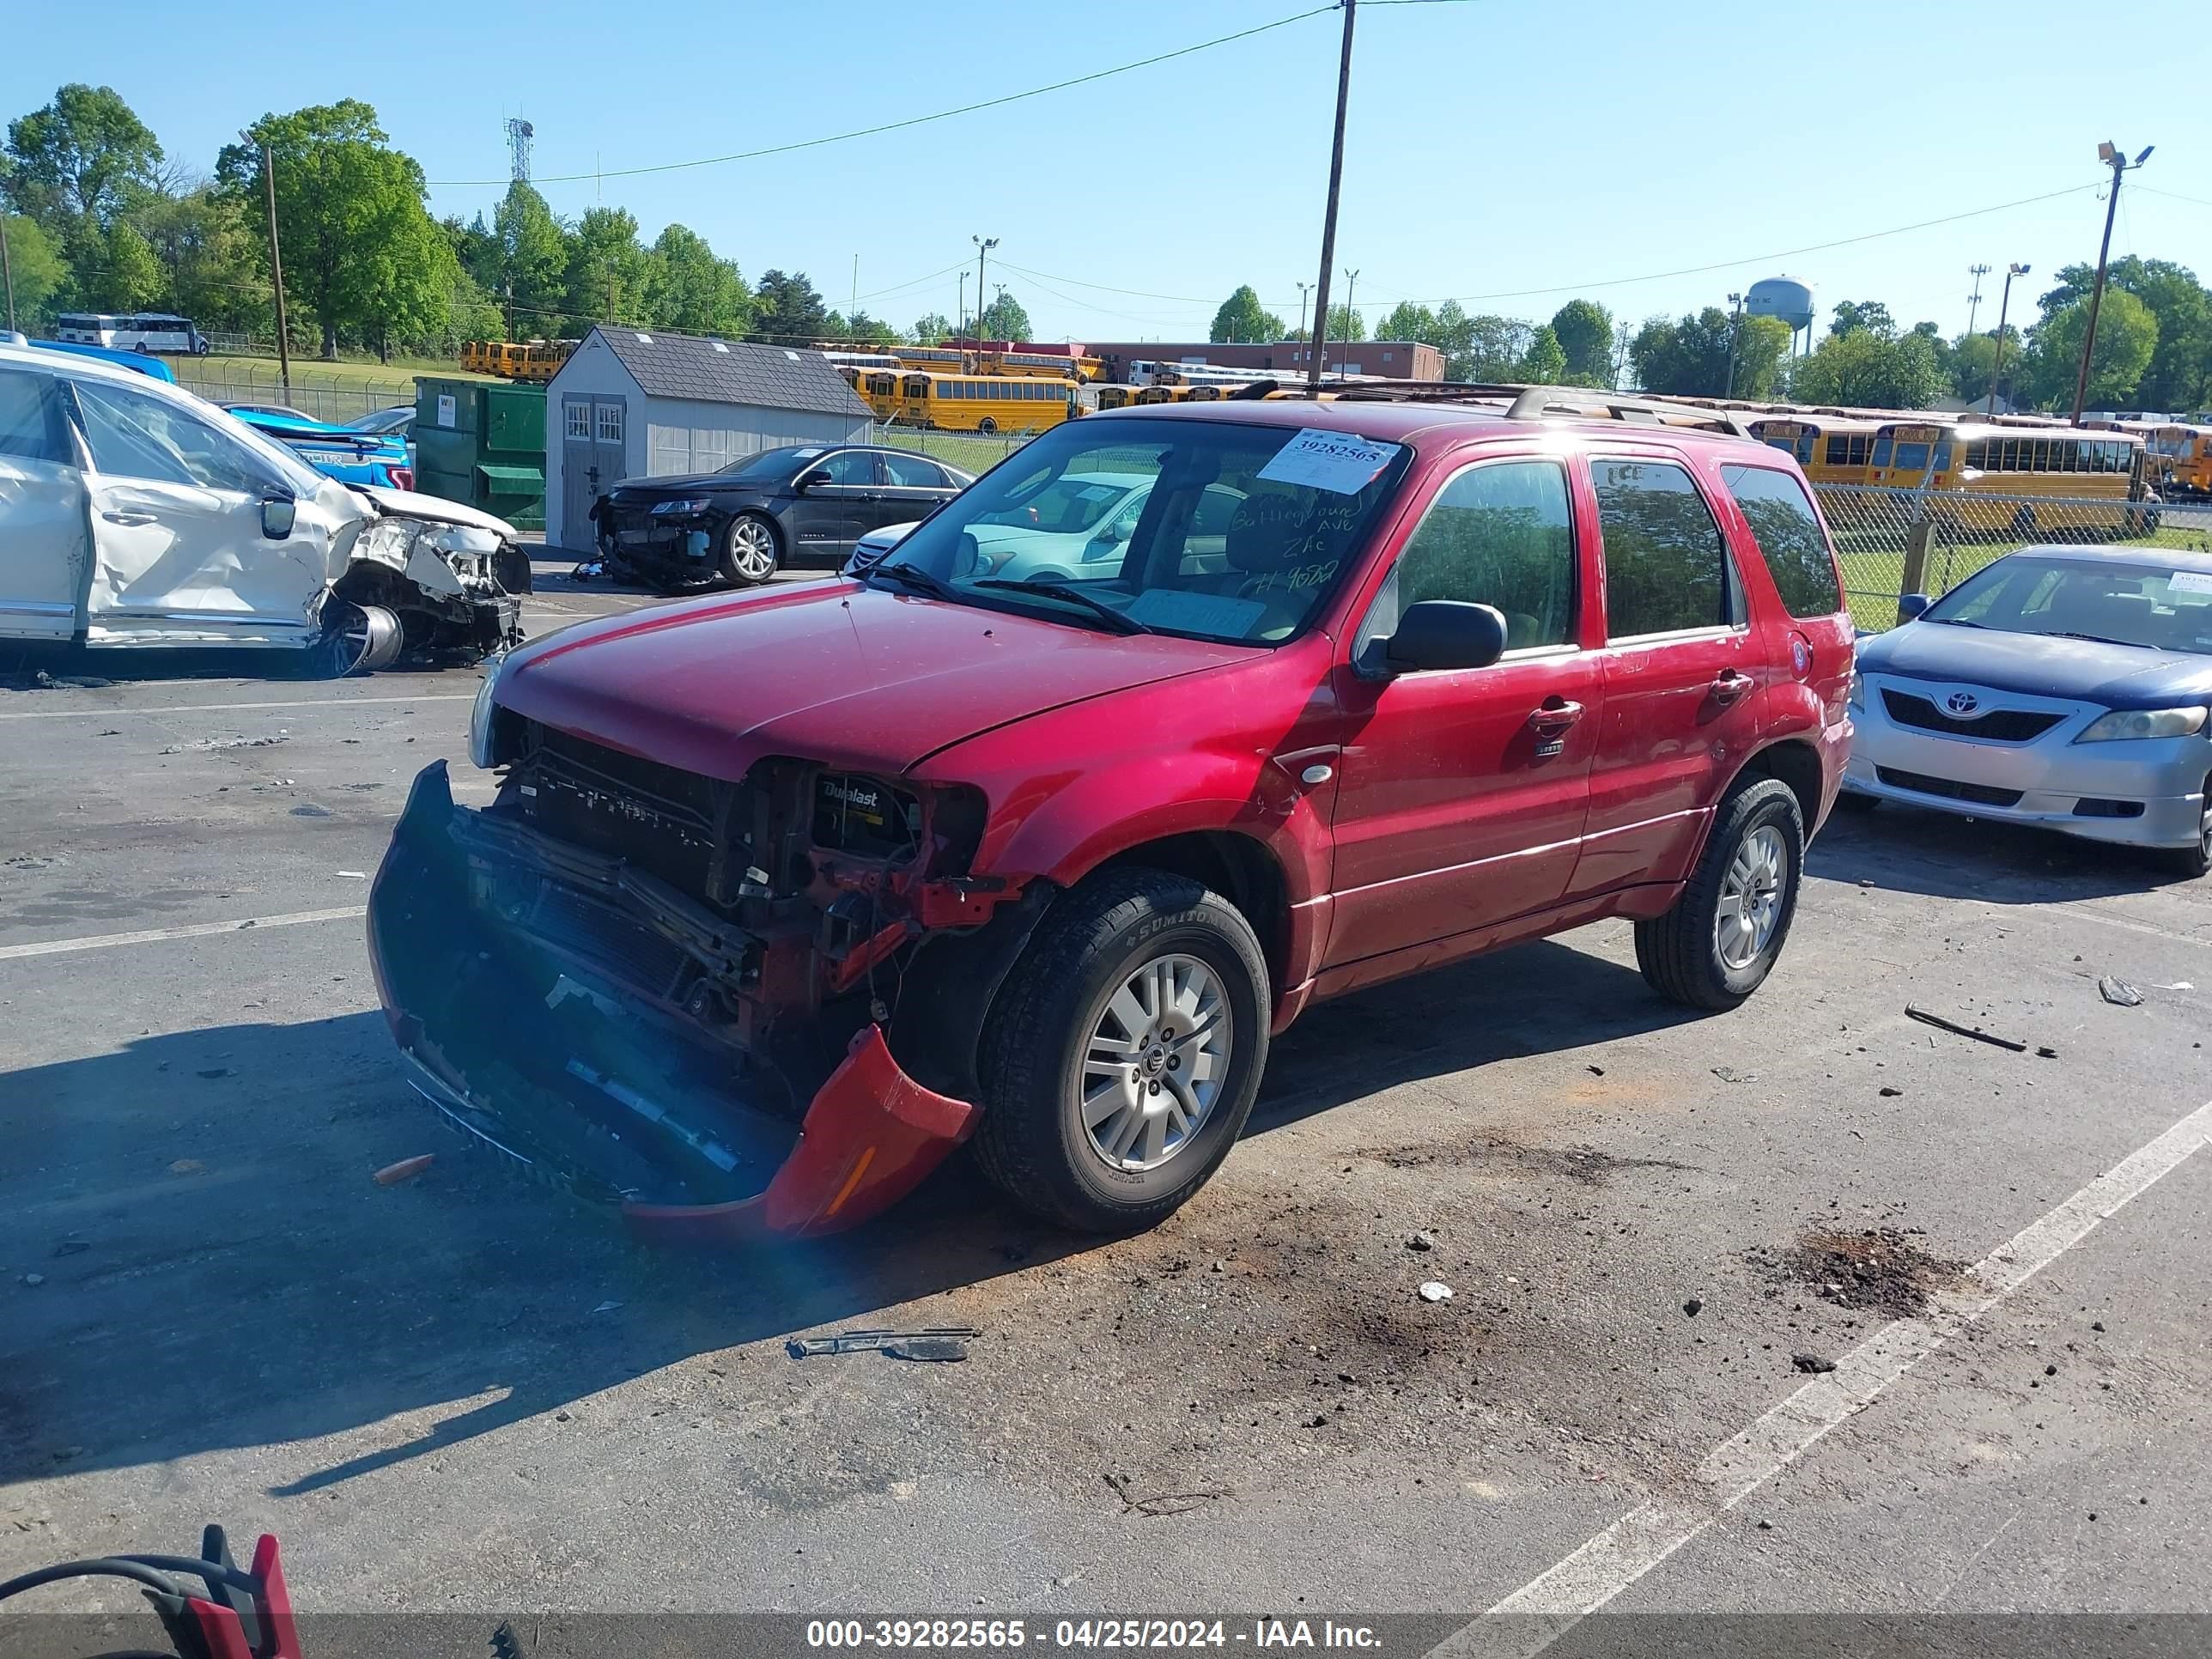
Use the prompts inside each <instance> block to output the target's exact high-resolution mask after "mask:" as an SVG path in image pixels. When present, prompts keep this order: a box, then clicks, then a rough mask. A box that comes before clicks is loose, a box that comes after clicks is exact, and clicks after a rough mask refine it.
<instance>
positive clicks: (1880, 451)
mask: <svg viewBox="0 0 2212 1659" xmlns="http://www.w3.org/2000/svg"><path fill="white" fill-rule="evenodd" d="M1890 453H1891V441H1890V440H1889V439H1887V438H1876V439H1875V441H1874V464H1875V465H1876V466H1887V465H1890V459H1889V458H1890Z"/></svg>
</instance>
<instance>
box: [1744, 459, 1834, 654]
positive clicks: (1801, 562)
mask: <svg viewBox="0 0 2212 1659" xmlns="http://www.w3.org/2000/svg"><path fill="white" fill-rule="evenodd" d="M1721 477H1722V478H1723V480H1724V481H1725V482H1726V483H1727V484H1728V487H1729V494H1730V495H1734V496H1735V504H1736V505H1737V506H1738V507H1741V508H1742V509H1743V516H1744V518H1745V519H1746V520H1748V521H1749V523H1750V525H1751V534H1752V539H1753V541H1755V542H1757V543H1758V544H1759V557H1760V558H1761V559H1763V560H1764V561H1765V563H1766V574H1768V575H1770V576H1771V577H1773V578H1774V591H1775V592H1778V593H1779V594H1780V595H1781V596H1782V604H1783V606H1784V609H1786V610H1787V611H1789V612H1790V615H1791V616H1793V617H1832V616H1834V615H1835V614H1836V612H1838V611H1841V610H1842V609H1843V608H1844V595H1843V591H1842V589H1841V588H1840V587H1839V586H1838V585H1837V582H1836V562H1835V560H1834V559H1833V558H1832V557H1831V556H1829V553H1828V538H1826V536H1824V535H1822V534H1821V533H1820V518H1819V516H1818V515H1817V514H1816V513H1814V511H1813V503H1812V502H1811V501H1809V500H1808V499H1807V497H1806V495H1805V492H1804V490H1803V489H1802V488H1801V487H1800V486H1799V484H1798V483H1797V480H1796V479H1795V478H1793V477H1790V475H1789V474H1788V473H1786V472H1777V471H1774V469H1773V468H1771V467H1765V466H1724V467H1723V468H1722V469H1721Z"/></svg>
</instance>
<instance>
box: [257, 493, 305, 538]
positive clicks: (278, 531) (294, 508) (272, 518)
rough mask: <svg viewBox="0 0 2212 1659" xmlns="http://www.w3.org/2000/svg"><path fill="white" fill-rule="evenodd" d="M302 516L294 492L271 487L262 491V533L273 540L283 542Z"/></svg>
mask: <svg viewBox="0 0 2212 1659" xmlns="http://www.w3.org/2000/svg"><path fill="white" fill-rule="evenodd" d="M299 516H300V504H299V503H298V502H297V501H295V500H294V499H293V498H292V492H291V491H290V490H289V489H278V488H275V487H273V486H272V487H271V488H270V489H264V490H263V491H262V492H261V533H262V534H263V535H264V536H265V537H266V538H269V539H270V541H272V542H281V541H283V540H284V539H285V538H287V537H289V535H290V534H291V533H292V526H293V524H294V522H295V520H297V519H298V518H299Z"/></svg>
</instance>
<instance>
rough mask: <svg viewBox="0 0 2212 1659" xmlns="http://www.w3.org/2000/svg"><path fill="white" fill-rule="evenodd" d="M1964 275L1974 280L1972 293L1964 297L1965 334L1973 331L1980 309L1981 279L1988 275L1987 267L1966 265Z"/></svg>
mask: <svg viewBox="0 0 2212 1659" xmlns="http://www.w3.org/2000/svg"><path fill="white" fill-rule="evenodd" d="M1966 274H1967V275H1968V276H1972V278H1973V279H1974V291H1973V292H1972V294H1969V295H1967V296H1966V332H1967V333H1968V334H1969V335H1971V334H1972V333H1973V331H1974V319H1975V318H1976V317H1977V316H1978V315H1979V314H1980V312H1981V309H1982V278H1983V277H1984V276H1988V275H1989V274H1990V268H1989V267H1988V266H1987V265H1968V266H1967V267H1966Z"/></svg>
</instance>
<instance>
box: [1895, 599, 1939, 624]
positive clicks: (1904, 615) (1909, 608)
mask: <svg viewBox="0 0 2212 1659" xmlns="http://www.w3.org/2000/svg"><path fill="white" fill-rule="evenodd" d="M1935 603H1936V601H1935V600H1933V599H1929V597H1928V596H1927V595H1926V594H1925V593H1900V594H1899V595H1898V599H1897V619H1898V621H1899V622H1901V623H1909V622H1911V621H1913V620H1915V619H1916V618H1917V617H1918V616H1919V615H1920V613H1921V612H1922V611H1925V610H1926V609H1927V608H1928V607H1929V605H1933V604H1935Z"/></svg>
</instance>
